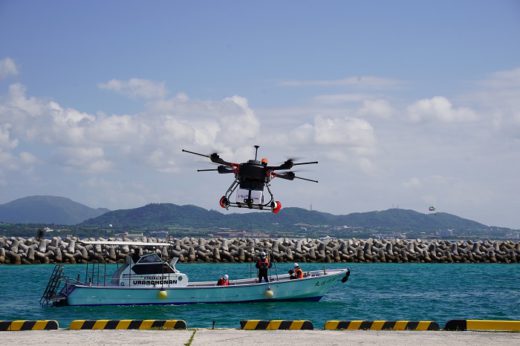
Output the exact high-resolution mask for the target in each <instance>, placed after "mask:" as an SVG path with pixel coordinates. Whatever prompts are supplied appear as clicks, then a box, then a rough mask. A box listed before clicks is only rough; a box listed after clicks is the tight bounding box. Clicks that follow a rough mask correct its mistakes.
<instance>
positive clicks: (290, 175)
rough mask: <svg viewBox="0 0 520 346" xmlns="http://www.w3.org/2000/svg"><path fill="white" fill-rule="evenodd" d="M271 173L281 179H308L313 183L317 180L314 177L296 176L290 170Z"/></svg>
mask: <svg viewBox="0 0 520 346" xmlns="http://www.w3.org/2000/svg"><path fill="white" fill-rule="evenodd" d="M271 174H272V175H273V177H277V178H282V179H286V180H294V179H300V180H305V181H310V182H313V183H317V182H318V181H317V180H314V179H308V178H302V177H297V176H296V174H294V172H290V171H289V172H283V173H271Z"/></svg>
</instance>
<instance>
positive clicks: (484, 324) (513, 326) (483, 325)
mask: <svg viewBox="0 0 520 346" xmlns="http://www.w3.org/2000/svg"><path fill="white" fill-rule="evenodd" d="M444 329H445V330H480V331H497V332H498V331H500V332H502V331H505V332H520V321H508V320H450V321H448V322H447V323H446V326H445V327H444Z"/></svg>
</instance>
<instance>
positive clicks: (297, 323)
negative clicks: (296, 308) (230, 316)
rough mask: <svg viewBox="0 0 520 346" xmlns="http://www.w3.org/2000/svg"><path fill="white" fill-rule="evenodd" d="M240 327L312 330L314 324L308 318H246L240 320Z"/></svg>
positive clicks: (250, 328) (249, 328)
mask: <svg viewBox="0 0 520 346" xmlns="http://www.w3.org/2000/svg"><path fill="white" fill-rule="evenodd" d="M240 329H244V330H302V329H305V330H312V329H314V325H313V324H312V322H311V321H307V320H294V321H285V320H270V321H269V320H268V321H266V320H245V321H240Z"/></svg>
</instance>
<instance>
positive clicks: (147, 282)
mask: <svg viewBox="0 0 520 346" xmlns="http://www.w3.org/2000/svg"><path fill="white" fill-rule="evenodd" d="M177 260H178V259H177V258H174V259H173V260H172V261H171V262H169V263H168V262H166V261H164V260H162V259H161V258H160V257H159V256H158V255H157V254H156V253H152V254H148V255H144V256H141V257H139V256H137V257H130V256H129V257H128V258H127V263H126V264H125V265H124V266H122V267H121V268H119V269H118V270H117V271H116V272H115V273H114V275H113V276H112V283H113V284H116V285H118V286H127V287H157V288H162V287H185V286H187V285H188V276H187V275H186V274H183V273H181V272H180V271H178V270H177V269H176V268H175V263H177Z"/></svg>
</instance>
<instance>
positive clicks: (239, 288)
mask: <svg viewBox="0 0 520 346" xmlns="http://www.w3.org/2000/svg"><path fill="white" fill-rule="evenodd" d="M347 272H348V269H335V270H330V271H329V272H328V273H325V272H323V274H318V275H313V276H309V277H307V278H304V279H299V280H278V281H272V282H269V283H265V282H264V283H254V282H253V281H251V280H250V282H251V283H247V282H240V281H246V280H237V284H234V285H233V284H232V285H230V286H225V287H223V286H214V285H208V284H201V285H197V283H193V284H190V285H189V286H187V287H175V288H163V289H161V288H160V287H157V288H150V287H146V288H142V287H141V288H139V287H120V286H88V285H78V284H74V285H72V286H69V288H68V290H67V292H68V293H67V294H66V302H67V304H68V305H83V306H84V305H90V306H93V305H167V304H196V303H240V302H262V301H288V300H293V301H302V300H303V301H304V300H311V301H313V300H314V301H318V300H320V299H321V297H322V296H323V295H324V294H325V293H326V292H327V291H328V290H329V289H330V288H331V287H332V286H334V285H336V284H339V283H341V282H342V279H344V278H345V275H346V274H347Z"/></svg>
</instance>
